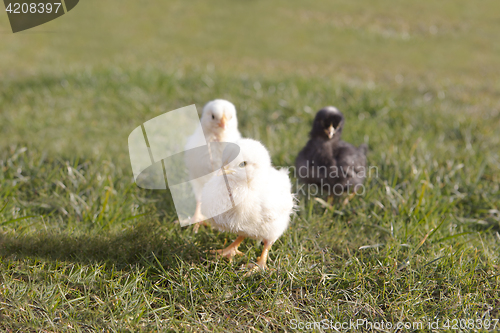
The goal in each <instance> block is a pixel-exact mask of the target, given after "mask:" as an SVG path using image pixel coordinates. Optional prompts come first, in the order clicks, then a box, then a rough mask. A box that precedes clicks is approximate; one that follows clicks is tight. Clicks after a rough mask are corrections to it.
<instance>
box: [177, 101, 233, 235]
mask: <svg viewBox="0 0 500 333" xmlns="http://www.w3.org/2000/svg"><path fill="white" fill-rule="evenodd" d="M240 138H241V134H240V132H239V131H238V119H237V118H236V108H235V106H234V105H233V103H231V102H229V101H226V100H223V99H216V100H213V101H211V102H208V103H207V104H206V105H205V106H204V107H203V112H202V115H201V126H198V127H197V128H196V130H195V132H194V133H193V135H191V136H190V137H189V138H188V139H187V143H186V146H185V151H186V154H185V162H186V166H187V168H188V171H189V176H190V179H192V181H191V186H192V187H193V192H194V195H195V198H196V209H195V212H194V214H193V217H192V218H191V223H196V225H195V226H194V231H195V232H198V228H199V223H200V222H201V221H203V220H205V217H204V216H203V215H202V214H201V191H202V189H203V185H205V183H206V182H207V181H208V180H210V178H211V176H210V175H209V174H210V173H211V172H213V171H215V169H216V168H219V167H220V166H221V165H222V160H221V158H222V151H220V150H221V149H222V148H221V147H222V145H216V146H215V147H214V149H207V150H205V151H204V153H203V154H201V155H200V154H199V152H200V151H199V150H196V151H191V152H190V151H189V150H190V149H192V148H194V147H199V146H201V145H204V143H205V142H206V143H207V144H208V145H209V147H210V143H211V142H235V141H237V140H238V139H240ZM217 148H219V149H217Z"/></svg>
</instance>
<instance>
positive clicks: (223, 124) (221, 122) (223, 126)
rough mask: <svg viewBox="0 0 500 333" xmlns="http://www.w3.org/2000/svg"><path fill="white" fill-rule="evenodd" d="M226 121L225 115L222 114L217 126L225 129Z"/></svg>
mask: <svg viewBox="0 0 500 333" xmlns="http://www.w3.org/2000/svg"><path fill="white" fill-rule="evenodd" d="M226 123H227V118H226V115H225V114H224V115H222V118H221V120H220V121H219V127H222V129H226Z"/></svg>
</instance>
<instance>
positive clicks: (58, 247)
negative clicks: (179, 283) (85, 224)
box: [0, 221, 211, 269]
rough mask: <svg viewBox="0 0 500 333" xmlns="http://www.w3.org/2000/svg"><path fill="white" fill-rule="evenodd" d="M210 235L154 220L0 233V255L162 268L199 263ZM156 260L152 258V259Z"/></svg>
mask: <svg viewBox="0 0 500 333" xmlns="http://www.w3.org/2000/svg"><path fill="white" fill-rule="evenodd" d="M209 238H210V236H209V235H208V234H207V233H204V232H201V233H198V234H196V235H194V234H193V233H192V230H191V229H188V230H186V229H181V228H180V227H179V226H178V225H169V226H168V227H166V226H165V225H162V223H160V222H158V221H144V222H140V223H138V224H136V225H134V226H131V227H130V228H128V229H126V230H122V231H120V232H114V231H106V230H104V231H94V230H92V231H89V232H87V233H81V232H75V233H71V231H68V232H50V231H46V230H43V231H39V232H36V233H29V234H25V235H21V236H15V234H13V233H2V234H0V256H2V257H4V258H12V257H14V258H19V257H26V258H46V259H51V260H60V261H75V262H80V263H83V264H91V263H97V264H104V263H105V264H111V265H113V266H114V267H116V268H118V269H126V268H127V267H130V266H137V265H139V266H144V267H149V266H151V264H153V263H154V264H155V265H156V260H157V259H158V260H159V261H160V262H161V264H162V265H163V266H164V268H170V267H175V266H177V265H178V261H179V260H182V261H184V262H188V263H199V262H201V261H203V260H204V259H205V258H206V255H207V254H206V253H205V250H206V249H207V246H206V245H201V246H200V245H199V244H209V243H210V242H211V241H210V239H209ZM155 257H156V258H157V259H156V258H155Z"/></svg>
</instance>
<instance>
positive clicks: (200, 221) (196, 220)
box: [191, 201, 208, 233]
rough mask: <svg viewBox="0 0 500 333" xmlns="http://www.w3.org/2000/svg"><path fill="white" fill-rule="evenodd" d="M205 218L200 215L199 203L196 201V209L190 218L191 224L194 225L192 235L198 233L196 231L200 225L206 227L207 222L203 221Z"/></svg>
mask: <svg viewBox="0 0 500 333" xmlns="http://www.w3.org/2000/svg"><path fill="white" fill-rule="evenodd" d="M204 220H205V216H203V214H202V213H201V201H196V209H195V211H194V215H193V217H192V218H191V224H193V223H195V225H194V228H193V230H194V233H197V232H198V229H199V228H200V224H203V225H204V226H208V224H207V222H205V221H204Z"/></svg>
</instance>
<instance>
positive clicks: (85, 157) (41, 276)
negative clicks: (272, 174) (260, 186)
mask: <svg viewBox="0 0 500 333" xmlns="http://www.w3.org/2000/svg"><path fill="white" fill-rule="evenodd" d="M387 3H388V2H387ZM387 3H386V2H384V1H383V2H379V3H377V4H373V6H372V7H370V8H366V7H359V6H355V5H353V4H351V3H350V2H343V1H337V2H335V4H334V5H328V7H323V5H324V3H321V2H318V3H315V4H311V5H310V6H309V7H305V6H304V5H303V4H300V3H299V2H287V3H286V4H287V5H286V6H285V2H282V1H277V2H275V3H273V4H271V3H267V2H259V1H255V2H249V3H248V4H247V2H245V3H243V2H235V1H232V2H229V1H224V3H223V5H221V6H219V7H217V8H212V7H209V5H208V4H207V3H205V2H202V1H198V2H196V1H195V2H194V3H192V4H190V5H189V6H190V7H189V8H188V7H187V6H188V4H183V3H181V2H175V1H173V2H168V3H162V4H157V6H158V7H154V6H152V5H151V4H146V3H141V2H133V1H123V5H122V6H121V7H117V6H116V4H113V3H108V2H99V3H97V2H95V1H94V2H92V1H91V0H89V1H85V2H80V4H79V5H78V6H77V7H76V8H75V9H74V10H73V11H72V12H70V14H68V15H67V17H66V16H63V17H62V18H61V19H58V20H55V21H53V22H51V23H48V24H47V25H44V26H41V27H38V28H35V30H33V32H35V33H29V32H26V33H20V34H15V35H10V34H7V33H6V32H5V31H7V30H8V26H6V21H5V18H6V17H2V15H0V28H1V29H3V30H2V31H3V32H2V34H3V35H2V42H3V41H4V40H6V43H7V45H8V46H9V48H8V49H7V51H3V50H2V53H0V110H1V112H0V132H1V133H2V138H3V140H2V141H1V142H0V147H1V148H0V210H1V211H0V330H2V331H7V332H9V331H13V332H26V331H28V332H29V331H33V332H39V331H47V332H66V331H77V332H101V331H113V332H114V331H116V332H137V331H144V332H146V331H147V332H149V331H156V330H160V331H161V330H164V331H179V332H183V331H231V332H233V331H277V330H281V331H292V330H294V323H297V322H298V321H301V322H312V321H316V322H317V321H320V320H323V319H328V320H333V321H334V322H336V321H338V322H344V321H349V320H357V319H366V320H368V321H370V322H372V323H373V322H381V321H382V320H383V321H386V322H387V321H389V322H392V323H394V324H395V323H396V322H422V323H428V322H432V321H433V320H436V319H440V320H441V325H442V324H444V322H445V320H446V319H449V320H453V319H468V320H469V319H474V320H484V319H498V318H500V313H499V310H498V309H499V308H500V303H499V301H498V300H499V299H500V275H499V269H500V266H499V265H500V263H499V255H498V253H499V250H500V249H499V244H500V213H499V210H500V207H499V206H500V191H499V189H500V172H499V167H498V165H499V162H500V160H499V154H498V146H499V145H500V136H499V135H498V128H499V126H500V112H499V110H500V102H499V99H498V82H497V81H495V80H496V79H495V78H496V75H497V74H498V71H499V69H500V67H499V66H498V65H499V64H498V57H496V53H495V52H496V50H497V49H498V41H497V38H494V36H496V32H498V30H499V28H498V22H496V21H494V15H493V13H495V11H494V8H496V6H497V4H496V3H494V2H486V3H484V4H483V5H482V6H476V5H473V4H469V3H466V2H463V3H462V4H461V7H459V6H458V5H455V4H452V3H451V2H447V1H445V2H440V3H439V4H438V3H435V4H434V3H428V4H426V5H425V6H423V5H422V4H420V3H418V4H417V3H413V4H412V3H409V4H405V5H404V6H409V7H408V9H405V8H403V5H401V6H399V5H397V4H393V5H391V9H390V10H388V9H386V8H385V7H384V5H385V4H387ZM249 6H250V8H251V9H252V11H250V10H248V8H249ZM410 9H411V10H410ZM77 14H78V15H77ZM139 14H141V15H142V14H147V15H148V19H147V20H146V19H137V17H138V16H140V15H139ZM90 17H93V18H95V20H94V21H90V19H89V18H90ZM70 18H71V19H70ZM331 18H333V19H331ZM1 20H4V21H1ZM90 22H93V23H92V24H90ZM255 22H258V23H259V24H255ZM228 27H231V28H234V29H227V28H228ZM432 27H435V29H434V28H432ZM36 29H38V30H36ZM44 29H46V30H44ZM51 29H52V30H54V31H69V32H70V33H68V34H63V33H59V34H51V33H43V32H44V31H51ZM330 36H334V37H335V38H331V39H329V37H330ZM4 38H5V39H4ZM325 41H329V42H328V43H325ZM130 43H132V44H133V45H132V44H130ZM35 50H36V52H34V51H35ZM171 50H172V52H170V51H171ZM167 51H168V52H167ZM332 54H333V56H332ZM426 55H427V56H426ZM469 59H472V60H471V61H468V60H469ZM216 97H221V98H226V99H228V100H230V101H232V102H233V103H234V104H235V105H236V106H237V109H238V118H239V123H240V129H241V132H242V134H243V135H244V136H246V137H252V138H256V139H259V140H261V141H262V142H263V143H264V144H265V145H266V146H267V147H268V148H269V150H270V152H271V156H272V160H273V163H274V164H275V165H278V166H288V165H293V163H294V159H295V156H296V154H297V153H298V151H299V150H300V149H301V148H302V146H303V145H304V144H305V142H306V140H307V133H308V131H309V129H310V124H311V122H312V119H313V117H314V114H315V111H316V110H317V109H319V108H320V107H322V106H325V105H332V104H333V105H336V106H337V107H338V108H339V109H340V110H342V111H343V112H344V114H345V116H346V128H345V130H344V134H343V135H344V139H345V140H347V141H349V142H352V143H353V144H356V145H359V144H361V143H363V142H365V143H367V144H368V145H369V148H370V153H369V156H368V160H369V164H370V165H371V166H374V167H376V170H377V172H376V173H375V172H373V173H372V175H371V177H369V178H368V179H367V181H366V193H365V194H364V195H362V196H357V197H356V198H355V199H354V200H352V201H351V202H350V203H349V204H348V205H346V206H343V205H342V204H341V202H335V203H334V204H333V206H332V207H329V206H325V205H324V204H323V203H322V202H321V200H316V199H315V198H314V197H310V198H308V197H307V196H305V197H303V196H302V197H300V201H299V209H298V210H297V212H296V213H295V214H294V216H293V219H292V223H291V226H290V228H289V230H288V231H287V232H286V233H285V234H284V235H283V236H282V237H281V238H280V239H279V240H278V242H277V243H276V244H275V245H274V246H273V249H272V251H271V254H270V262H269V266H270V268H271V269H270V270H268V271H266V272H264V273H258V274H255V275H253V276H250V277H243V275H244V274H245V272H246V270H245V269H244V268H242V267H243V266H245V265H246V264H247V263H249V262H251V261H252V260H255V258H256V257H257V256H258V255H259V254H260V251H261V248H262V247H261V245H260V244H258V243H256V242H254V241H251V240H247V241H245V242H244V243H243V245H242V246H241V250H242V251H243V252H244V253H245V256H243V257H239V258H237V259H235V261H233V262H232V263H229V262H227V261H225V260H218V259H217V258H215V257H214V256H213V255H211V254H210V253H208V251H207V250H210V249H218V248H221V247H222V246H223V245H224V244H226V243H228V242H231V241H232V240H233V238H234V235H230V234H225V233H219V232H217V231H215V230H211V229H208V228H202V229H201V230H200V232H199V233H198V234H194V233H193V232H192V229H191V228H180V227H179V226H178V225H176V224H174V223H173V221H174V220H175V219H176V218H177V217H176V215H175V211H174V209H173V202H172V200H171V198H170V195H169V193H168V191H148V190H143V189H140V188H137V187H136V186H135V184H134V183H133V180H132V172H131V167H130V161H129V157H128V149H127V137H128V135H129V133H130V132H131V131H132V130H133V129H134V128H136V127H137V126H138V125H140V124H141V123H143V122H144V121H147V120H149V119H151V118H153V117H155V116H157V115H159V114H162V113H164V112H167V111H169V110H173V109H175V108H178V107H182V106H185V105H189V104H193V103H195V104H196V105H197V106H198V108H200V107H201V106H202V105H203V104H204V103H205V102H206V101H208V100H211V99H214V98H216ZM295 188H296V186H295ZM475 327H476V328H477V327H478V325H476V326H475ZM441 328H442V330H443V331H446V327H441ZM497 329H498V325H497ZM316 330H317V331H319V329H316ZM407 330H408V331H418V330H421V331H424V330H428V329H427V326H424V327H423V328H421V329H419V328H418V327H416V328H415V327H412V328H410V329H407ZM448 330H451V327H449V328H448ZM476 331H480V329H477V330H476Z"/></svg>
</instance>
